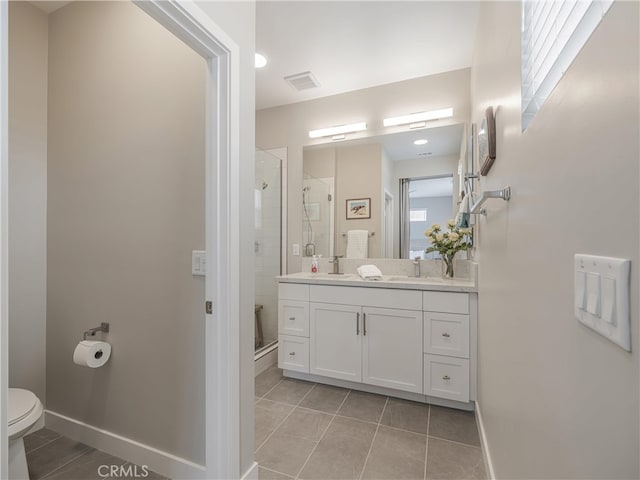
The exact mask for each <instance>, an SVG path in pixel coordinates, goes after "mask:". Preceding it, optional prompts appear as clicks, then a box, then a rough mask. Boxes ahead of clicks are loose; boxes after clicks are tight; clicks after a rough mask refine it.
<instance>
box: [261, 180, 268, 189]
mask: <svg viewBox="0 0 640 480" xmlns="http://www.w3.org/2000/svg"><path fill="white" fill-rule="evenodd" d="M268 186H269V184H268V183H267V182H265V181H264V180H263V181H262V189H263V190H264V189H265V188H267V187H268Z"/></svg>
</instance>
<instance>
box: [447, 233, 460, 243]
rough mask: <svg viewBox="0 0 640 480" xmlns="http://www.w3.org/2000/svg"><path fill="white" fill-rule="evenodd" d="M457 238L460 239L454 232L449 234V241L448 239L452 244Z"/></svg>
mask: <svg viewBox="0 0 640 480" xmlns="http://www.w3.org/2000/svg"><path fill="white" fill-rule="evenodd" d="M459 238H460V235H458V234H457V233H456V232H451V233H450V234H449V239H450V240H453V241H454V242H455V241H456V240H458V239H459Z"/></svg>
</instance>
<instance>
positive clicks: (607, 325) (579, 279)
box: [573, 254, 631, 351]
mask: <svg viewBox="0 0 640 480" xmlns="http://www.w3.org/2000/svg"><path fill="white" fill-rule="evenodd" d="M573 271H574V283H575V285H574V287H575V292H574V294H575V299H574V314H575V316H576V318H577V319H578V321H579V322H580V323H582V324H583V325H585V326H586V327H589V328H590V329H592V330H594V331H596V332H597V333H599V334H600V335H602V336H603V337H605V338H607V339H609V340H611V341H612V342H614V343H616V344H618V345H619V346H620V347H622V348H624V349H625V350H628V351H631V327H630V324H631V316H630V314H629V307H630V305H629V303H630V302H629V297H630V291H629V287H630V276H631V275H630V272H631V260H627V259H624V258H614V257H600V256H596V255H583V254H577V255H575V256H574V270H573Z"/></svg>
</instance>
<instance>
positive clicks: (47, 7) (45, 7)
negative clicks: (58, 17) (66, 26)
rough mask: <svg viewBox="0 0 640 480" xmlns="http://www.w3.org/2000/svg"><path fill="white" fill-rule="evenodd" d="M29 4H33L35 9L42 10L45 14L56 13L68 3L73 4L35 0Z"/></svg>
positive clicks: (51, 0) (50, 0)
mask: <svg viewBox="0 0 640 480" xmlns="http://www.w3.org/2000/svg"><path fill="white" fill-rule="evenodd" d="M29 3H31V4H32V5H33V6H35V7H38V8H39V9H40V10H42V11H43V12H45V13H51V12H55V11H56V10H58V9H59V8H62V7H64V6H65V5H66V4H67V3H71V2H69V1H67V2H57V1H54V0H41V1H35V0H33V1H30V2H29Z"/></svg>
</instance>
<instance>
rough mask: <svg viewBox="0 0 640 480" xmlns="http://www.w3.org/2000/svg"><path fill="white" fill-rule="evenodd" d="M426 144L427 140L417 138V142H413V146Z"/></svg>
mask: <svg viewBox="0 0 640 480" xmlns="http://www.w3.org/2000/svg"><path fill="white" fill-rule="evenodd" d="M427 143H429V140H427V139H426V138H419V139H418V140H416V141H414V142H413V144H414V145H426V144H427Z"/></svg>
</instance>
